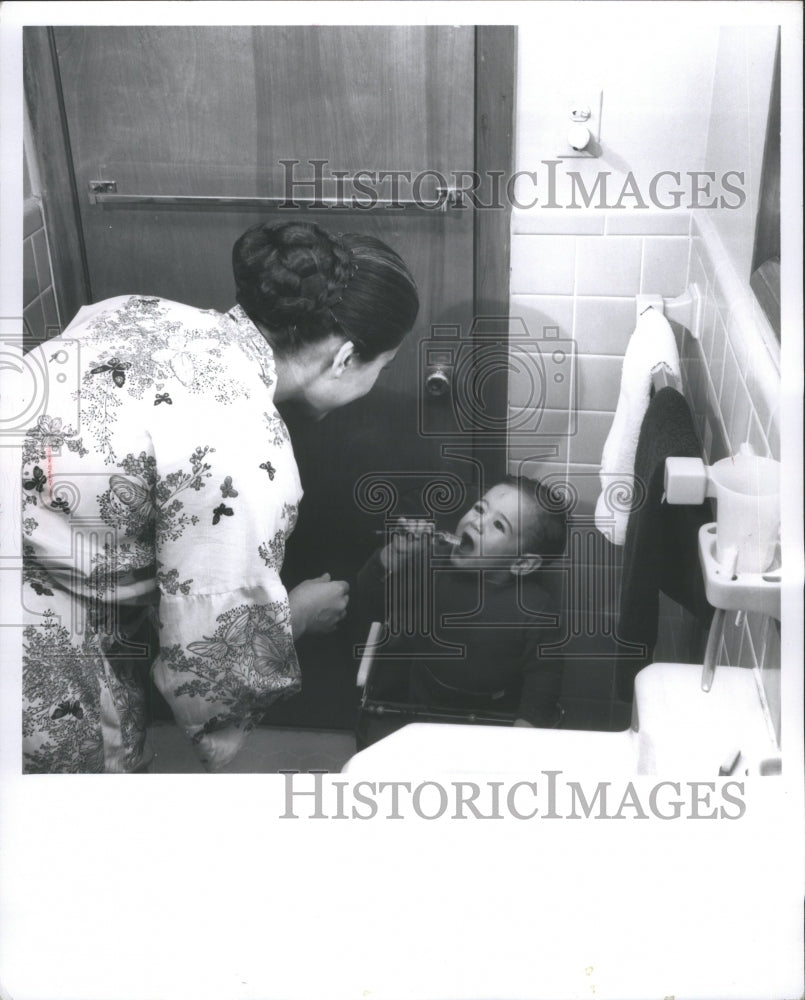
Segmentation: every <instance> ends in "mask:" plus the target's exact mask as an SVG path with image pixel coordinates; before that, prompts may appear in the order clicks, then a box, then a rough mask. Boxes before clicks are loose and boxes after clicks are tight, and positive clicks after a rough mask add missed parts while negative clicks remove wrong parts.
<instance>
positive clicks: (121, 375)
mask: <svg viewBox="0 0 805 1000" xmlns="http://www.w3.org/2000/svg"><path fill="white" fill-rule="evenodd" d="M76 346H77V347H78V348H79V350H78V351H77V352H76V351H75V350H73V353H72V355H71V356H75V355H77V356H78V358H79V362H78V367H77V370H76V372H75V373H74V375H73V376H71V377H70V378H68V379H67V380H65V381H62V382H58V381H55V380H54V381H53V382H52V383H50V384H49V385H48V395H47V404H46V408H47V413H46V414H43V415H42V416H39V417H38V418H37V422H36V424H35V425H34V426H32V427H31V428H30V430H29V431H28V434H27V437H26V440H25V441H24V444H23V468H22V487H23V489H22V503H23V521H22V523H23V532H24V540H23V586H24V588H25V593H24V602H23V603H24V606H25V608H26V611H25V615H26V618H25V627H24V631H23V769H24V771H25V772H29V773H33V772H38V773H65V772H68V773H84V772H94V771H113V772H114V771H117V772H134V771H140V770H143V769H146V768H147V765H148V762H149V759H150V751H149V749H148V745H147V738H146V737H147V730H146V705H147V692H146V689H145V687H144V683H143V678H144V677H145V676H147V671H148V669H149V668H150V670H151V672H152V674H153V678H154V681H155V682H156V684H157V686H158V688H159V689H160V691H161V692H162V694H163V695H164V697H165V698H166V700H167V701H168V703H169V704H170V706H171V708H172V710H173V712H174V715H175V717H176V719H177V721H178V722H179V724H180V725H181V726H182V727H183V729H184V730H185V732H186V733H187V736H188V737H189V738H190V740H191V742H192V743H193V745H194V746H195V747H196V750H197V752H198V753H199V755H200V757H201V759H202V761H203V762H204V763H205V764H206V765H207V766H208V768H210V769H215V768H216V767H219V766H222V765H224V764H227V763H229V761H230V760H231V759H232V758H233V756H235V755H236V753H237V752H238V750H239V749H240V748H241V747H242V745H243V743H244V741H245V740H246V738H247V736H248V733H249V731H250V730H251V729H252V728H253V727H254V725H255V724H256V723H257V721H259V718H260V716H261V714H262V713H263V712H264V711H265V710H266V708H267V707H268V706H269V705H270V704H271V703H272V701H274V700H276V699H277V698H278V697H283V696H286V695H289V694H292V693H293V692H295V691H297V690H298V689H299V686H300V675H299V666H298V662H297V658H296V653H295V650H294V645H293V636H292V631H291V621H290V609H289V605H288V597H287V593H286V591H285V589H284V587H283V585H282V583H281V581H280V577H279V569H280V567H281V553H282V551H283V549H284V543H285V540H286V538H287V536H288V535H289V534H290V532H291V531H292V530H293V526H294V524H295V522H296V518H297V514H298V508H299V501H300V499H301V495H302V490H301V485H300V481H299V474H298V471H297V468H296V463H295V461H294V457H293V451H292V448H291V444H290V438H289V435H288V433H287V430H286V428H285V425H284V423H283V422H282V419H281V417H280V415H279V414H278V413H277V411H276V408H275V406H274V387H275V383H276V374H275V368H274V360H273V356H272V353H271V350H270V348H269V346H268V344H267V343H266V341H265V339H264V338H263V337H262V336H261V334H260V333H259V332H258V331H257V329H256V328H255V327H254V325H253V324H252V323H251V321H250V320H249V319H248V317H247V316H246V314H245V313H244V312H243V310H242V309H241V308H240V307H239V306H236V307H235V308H233V309H232V310H230V311H229V312H228V313H217V312H214V311H212V310H199V309H194V308H191V307H189V306H184V305H181V304H179V303H175V302H169V301H167V300H163V299H157V298H145V297H137V296H124V297H120V298H117V299H110V300H107V301H106V302H101V303H97V304H95V305H92V306H87V307H85V308H84V309H82V310H81V311H80V312H79V314H78V316H77V317H76V318H75V320H73V322H72V323H71V324H70V326H69V327H68V328H67V329H66V330H65V332H64V334H62V336H61V337H59V338H56V339H55V340H53V341H49V342H47V343H46V344H45V345H42V346H41V347H40V348H37V349H35V350H38V351H40V352H42V359H41V360H40V364H41V363H42V362H43V361H44V362H46V360H47V357H48V356H52V355H53V353H54V351H58V350H66V349H67V348H68V347H69V348H71V349H74V348H75V347H76ZM159 403H162V404H164V405H158V404H159ZM267 473H268V475H267ZM88 526H89V527H88ZM267 547H269V548H270V549H271V551H272V552H273V553H275V558H273V559H271V560H270V561H267V560H266V559H265V558H264V553H265V552H266V551H267ZM146 624H147V625H148V628H150V629H151V632H152V633H153V634H158V638H159V641H158V644H157V643H151V642H145V643H143V641H142V639H141V636H142V635H143V634H151V633H148V632H147V630H146V632H145V633H144V632H143V629H144V628H145V625H146ZM157 646H158V648H157Z"/></svg>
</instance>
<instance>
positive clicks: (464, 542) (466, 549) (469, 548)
mask: <svg viewBox="0 0 805 1000" xmlns="http://www.w3.org/2000/svg"><path fill="white" fill-rule="evenodd" d="M458 551H459V552H460V553H461V555H463V556H467V555H469V554H470V553H471V552H474V551H475V541H474V539H473V538H472V536H471V535H469V534H468V533H467V532H466V531H462V532H461V540H460V541H459V543H458Z"/></svg>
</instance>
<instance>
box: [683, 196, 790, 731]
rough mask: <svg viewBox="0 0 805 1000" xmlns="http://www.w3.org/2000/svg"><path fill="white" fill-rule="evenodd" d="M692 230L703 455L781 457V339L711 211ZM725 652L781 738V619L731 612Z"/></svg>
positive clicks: (689, 361) (711, 458) (692, 347)
mask: <svg viewBox="0 0 805 1000" xmlns="http://www.w3.org/2000/svg"><path fill="white" fill-rule="evenodd" d="M691 234H692V235H691V255H690V269H689V280H690V281H696V283H697V284H698V285H699V288H700V290H701V291H702V293H703V295H704V302H703V308H702V327H701V337H700V340H699V342H698V343H695V342H690V343H688V344H687V345H686V350H685V352H684V356H683V371H684V373H685V383H686V386H687V389H688V393H689V396H690V401H691V405H692V408H693V411H694V416H695V420H696V422H697V427H698V430H699V434H700V436H701V440H702V444H703V449H704V453H705V459H706V461H707V462H709V463H713V462H716V461H718V460H719V459H721V458H724V457H726V456H727V455H730V454H734V453H735V452H737V451H738V450H739V448H740V446H741V444H743V442H745V441H748V442H749V444H750V445H751V446H752V448H753V449H754V451H755V453H756V454H758V455H763V456H767V457H771V458H775V459H777V460H778V461H779V458H780V360H779V359H780V354H779V344H778V343H777V340H776V337H775V335H774V333H773V331H772V329H771V327H770V325H769V323H768V320H767V319H766V317H765V315H764V314H763V312H762V310H761V309H760V308H759V306H758V305H757V303H756V301H755V298H754V295H753V294H752V293H751V291H750V289H749V287H748V285H747V286H746V287H744V285H743V284H742V283H741V282H740V281H739V279H738V277H737V275H736V273H735V269H734V266H733V265H732V263H731V261H730V258H729V256H728V255H727V253H726V251H725V249H724V247H723V245H722V243H721V239H720V237H719V235H718V232H717V230H716V228H715V227H714V225H713V223H712V220H711V219H710V218H709V216H708V215H707V213H705V212H697V213H695V214H694V217H693V221H692V227H691ZM721 659H722V661H723V662H725V663H727V664H730V665H732V666H744V667H757V668H758V669H759V671H760V677H761V680H762V683H763V688H764V691H765V696H766V702H767V705H768V707H769V712H770V714H771V718H772V723H773V725H774V729H775V734H776V736H777V739H778V740H779V739H780V633H779V625H778V623H777V622H775V621H773V620H772V619H770V618H768V617H767V616H764V615H759V614H756V613H752V614H746V615H735V614H730V615H728V616H727V624H726V628H725V632H724V643H723V646H722V651H721Z"/></svg>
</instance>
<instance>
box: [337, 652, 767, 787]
mask: <svg viewBox="0 0 805 1000" xmlns="http://www.w3.org/2000/svg"><path fill="white" fill-rule="evenodd" d="M701 674H702V668H701V665H696V664H690V663H653V664H651V665H650V666H648V667H646V668H645V669H643V670H641V671H640V673H639V674H638V675H637V678H636V680H635V703H636V707H635V712H634V716H635V720H634V722H633V725H632V728H631V729H627V730H624V731H623V732H620V733H602V732H587V731H582V730H573V729H526V728H523V729H520V728H510V727H505V726H462V725H443V724H436V723H421V722H419V723H413V724H411V725H409V726H405V727H404V728H403V729H400V730H398V731H397V732H395V733H392V734H391V735H390V736H387V737H386V738H385V739H382V740H380V741H379V742H377V743H374V744H373V745H372V746H370V747H367V748H366V749H365V750H362V751H361V752H360V753H357V754H356V755H355V756H354V757H352V758H351V759H350V760H349V761H347V763H346V764H345V766H344V768H343V773H345V774H349V775H355V776H363V775H381V776H385V775H389V774H403V773H404V774H406V775H416V774H421V775H434V774H476V775H479V774H498V775H500V774H520V775H521V774H522V773H523V772H524V771H529V770H533V769H535V768H536V769H539V770H540V771H544V770H557V771H563V772H565V773H567V774H574V775H585V774H589V775H592V776H596V775H597V776H600V777H633V776H636V775H643V774H645V775H652V774H656V775H662V776H663V777H679V778H682V777H688V778H696V779H698V780H711V779H713V778H715V777H717V776H718V775H719V772H720V770H722V771H723V772H724V773H726V772H727V771H730V772H731V773H732V774H734V775H736V776H737V775H744V774H773V773H778V772H779V761H780V752H779V748H778V747H777V744H776V742H775V739H774V732H773V728H772V725H771V720H770V719H769V716H768V710H767V709H766V707H765V702H764V700H763V696H762V693H761V692H762V686H761V684H760V680H759V677H758V676H757V674H756V672H755V671H754V670H750V669H747V668H742V667H724V666H718V667H716V670H715V680H714V682H713V686H712V689H711V690H710V691H709V692H708V693H705V692H704V691H702V689H701Z"/></svg>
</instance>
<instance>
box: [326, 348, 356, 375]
mask: <svg viewBox="0 0 805 1000" xmlns="http://www.w3.org/2000/svg"><path fill="white" fill-rule="evenodd" d="M354 357H355V345H354V344H353V343H352V341H351V340H344V341H342V342H341V343H340V344H339V346H338V347H337V348H336V351H335V354H334V355H333V360H332V362H331V364H330V368H331V373H332V374H333V375H334V376H335V377H336V378H340V377H341V376H342V375H343V374H344V372H345V371H346V369H347V366H348V365H349V364H350V362H351V361H352V359H353V358H354Z"/></svg>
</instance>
